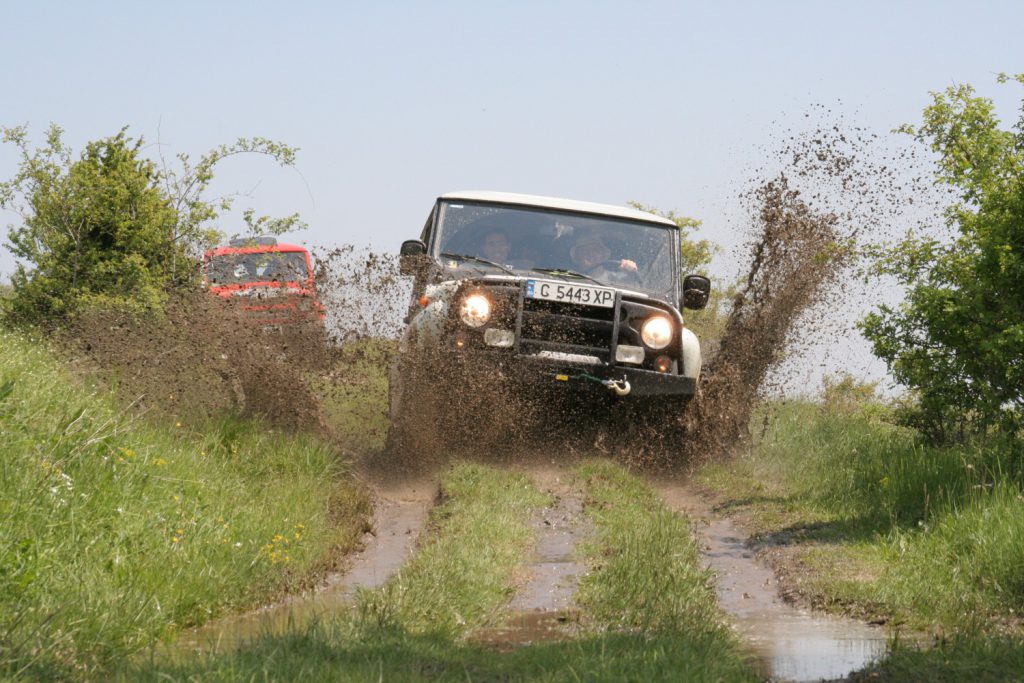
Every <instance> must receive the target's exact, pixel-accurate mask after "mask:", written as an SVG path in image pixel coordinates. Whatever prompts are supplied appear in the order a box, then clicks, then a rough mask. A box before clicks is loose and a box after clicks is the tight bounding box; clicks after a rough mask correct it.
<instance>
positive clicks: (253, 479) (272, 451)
mask: <svg viewBox="0 0 1024 683" xmlns="http://www.w3.org/2000/svg"><path fill="white" fill-rule="evenodd" d="M0 348H3V353H2V354H0V441H2V442H3V451H4V457H3V458H2V459H0V472H2V476H0V518H2V520H3V525H2V526H3V534H0V675H6V676H18V675H21V676H26V677H31V678H93V679H94V678H96V677H98V676H100V675H101V672H103V671H105V670H106V668H107V667H108V666H109V665H110V664H111V663H112V662H115V661H122V660H124V659H125V658H126V657H128V656H130V655H131V654H132V653H134V652H137V651H139V650H141V649H143V648H145V647H147V646H149V645H150V644H152V643H154V642H155V641H157V640H158V639H160V638H163V637H166V636H169V635H171V634H173V632H174V631H175V630H176V629H178V628H180V627H183V626H187V625H192V624H199V623H202V622H204V621H206V620H207V619H210V618H211V617H214V616H216V615H218V614H221V613H223V612H225V611H229V610H237V609H244V608H250V607H254V606H256V605H259V604H262V603H265V602H267V601H269V600H272V599H275V598H276V597H277V596H279V595H280V594H281V593H282V592H284V591H288V590H294V589H298V588H300V587H302V586H306V585H309V584H310V583H311V582H312V581H313V580H314V579H315V578H316V577H317V576H319V575H320V574H321V573H322V572H323V571H325V570H326V569H327V568H328V566H329V564H330V563H331V562H332V561H333V558H336V557H337V556H339V555H340V554H341V553H343V552H344V551H345V550H347V549H348V548H351V547H352V546H353V545H354V544H355V542H356V541H357V538H358V536H359V534H360V533H361V531H362V528H363V526H364V524H365V515H366V513H367V511H368V501H367V499H366V497H365V494H364V493H363V492H362V491H360V490H359V489H358V488H357V487H356V486H355V485H354V482H353V481H352V479H351V477H350V475H349V473H348V469H347V466H346V464H345V463H343V462H341V461H340V460H339V458H338V457H337V454H336V452H335V451H334V450H333V449H332V448H331V447H329V446H328V445H326V444H324V443H322V442H320V441H318V440H316V439H314V438H312V437H307V436H300V435H290V434H285V433H281V432H276V431H273V430H271V429H270V428H268V427H267V426H266V425H264V424H261V423H258V422H252V421H241V420H239V419H236V418H232V417H225V418H223V419H219V420H213V421H207V422H202V423H188V422H181V421H174V420H170V421H168V419H166V418H164V419H162V420H158V419H156V418H153V417H146V416H139V415H136V414H133V413H132V412H131V411H128V412H125V411H124V410H123V406H122V405H120V403H119V401H118V397H117V396H116V395H114V394H112V393H108V392H106V391H104V390H99V389H96V390H89V389H87V388H85V387H83V386H82V385H81V384H80V383H78V382H76V381H74V380H73V379H72V378H70V377H69V376H68V375H67V374H66V373H65V372H64V371H63V370H62V369H61V368H60V365H59V362H58V360H57V359H56V358H55V357H54V356H53V355H52V354H51V353H50V352H49V351H48V350H47V349H46V347H45V345H44V344H42V343H40V342H38V341H32V340H30V339H28V338H26V337H25V336H23V335H21V334H16V333H11V332H4V331H0Z"/></svg>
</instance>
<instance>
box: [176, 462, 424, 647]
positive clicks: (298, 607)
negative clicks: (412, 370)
mask: <svg viewBox="0 0 1024 683" xmlns="http://www.w3.org/2000/svg"><path fill="white" fill-rule="evenodd" d="M437 493H438V488H437V483H436V482H435V481H433V480H431V479H417V480H410V481H408V482H403V483H394V482H391V483H386V484H380V485H378V486H377V487H376V488H375V489H374V496H373V498H374V510H373V518H372V522H371V530H370V531H368V532H367V533H366V535H365V536H364V538H363V547H362V548H361V549H360V550H359V551H357V552H355V553H353V554H352V555H350V556H349V557H348V558H346V562H345V568H344V570H342V571H339V572H335V573H332V574H329V575H328V576H327V577H326V578H325V579H324V582H323V583H322V585H321V586H320V587H319V588H317V590H315V591H313V592H312V593H308V594H305V595H296V596H291V597H288V598H286V599H285V600H283V601H281V602H279V603H276V604H273V605H269V606H266V607H263V608H260V609H258V610H255V611H253V612H248V613H246V614H240V615H236V616H229V617H225V618H223V619H218V620H216V621H213V622H211V623H209V624H206V625H204V626H202V627H200V628H198V629H192V630H190V631H188V632H186V633H184V634H182V636H181V637H180V638H179V639H178V640H177V641H176V642H175V643H174V644H173V645H172V646H171V648H170V649H171V650H172V654H187V653H194V652H203V651H217V652H223V651H225V650H228V649H231V648H234V647H237V646H239V645H241V644H243V643H245V642H247V641H251V640H253V639H255V638H257V637H259V636H262V635H280V634H283V633H286V632H289V631H294V630H296V629H297V628H301V627H302V626H303V625H305V624H309V623H311V622H313V621H314V620H316V619H318V618H321V617H324V616H328V615H330V614H331V613H336V612H338V611H340V610H343V609H345V608H346V607H348V606H349V605H350V604H351V603H352V600H353V597H354V595H355V593H356V591H357V590H359V589H361V588H365V589H374V588H377V587H379V586H381V585H383V584H384V583H385V582H386V581H387V580H388V579H389V578H391V577H392V576H394V574H395V573H396V572H397V571H398V570H399V568H400V567H401V566H402V565H403V564H404V563H405V562H406V560H408V559H409V558H410V557H411V556H412V554H413V553H414V552H415V549H416V543H417V540H418V539H419V536H420V532H421V531H422V530H423V528H424V526H425V525H426V522H427V517H428V514H429V512H430V508H431V507H432V506H433V504H434V503H435V502H436V499H437Z"/></svg>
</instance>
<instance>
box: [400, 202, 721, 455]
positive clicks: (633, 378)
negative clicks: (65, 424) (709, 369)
mask: <svg viewBox="0 0 1024 683" xmlns="http://www.w3.org/2000/svg"><path fill="white" fill-rule="evenodd" d="M400 258H401V266H400V269H401V272H402V273H403V274H405V275H410V276H412V277H413V287H412V290H413V291H412V301H411V303H410V307H409V313H408V317H407V318H406V323H407V327H406V328H405V331H404V334H403V336H402V338H401V342H400V346H399V353H398V355H397V361H396V362H395V363H394V364H393V366H392V368H391V376H390V387H391V406H390V408H391V423H392V430H391V436H390V441H391V444H392V446H393V447H407V448H414V449H415V448H419V447H420V442H422V441H424V439H425V438H426V437H427V434H426V432H428V431H430V430H434V429H438V428H440V429H441V430H442V431H444V430H445V429H447V428H448V427H445V426H444V425H445V424H446V423H447V425H448V426H449V427H450V426H451V425H452V424H463V425H466V426H468V427H469V431H470V433H472V431H473V430H474V429H475V425H476V426H478V425H480V424H481V423H485V422H487V421H489V420H491V418H492V416H491V415H489V414H488V413H487V411H488V406H487V405H486V399H485V400H484V404H483V405H480V406H478V409H479V410H474V411H472V412H471V413H469V414H467V412H466V411H465V409H464V407H460V402H459V399H466V398H469V399H473V398H475V397H477V394H479V393H480V392H481V391H483V389H482V388H481V387H483V386H484V385H486V384H488V383H489V382H492V381H496V382H501V383H503V384H504V385H506V386H511V387H513V389H512V390H511V391H512V393H513V394H514V395H515V396H516V397H517V398H521V399H529V398H531V397H534V396H536V397H543V399H544V400H546V401H550V400H551V399H552V397H555V400H556V402H557V401H558V399H559V397H561V398H562V399H566V400H571V401H573V402H574V404H575V405H576V406H578V407H579V410H578V411H577V414H586V413H587V412H588V408H593V409H594V411H595V412H597V411H598V409H602V410H603V409H606V408H608V407H611V408H612V409H613V410H614V409H616V407H618V408H622V407H624V406H631V407H632V408H633V409H634V411H633V412H636V411H635V409H637V408H639V409H640V411H641V413H646V412H649V411H657V413H658V415H659V416H662V417H664V416H668V417H671V416H672V415H673V414H678V413H681V411H682V410H683V407H684V406H685V404H686V402H687V401H688V400H689V399H690V398H691V397H692V396H693V395H694V392H695V390H696V385H697V380H698V377H699V375H700V370H701V352H700V344H699V342H698V339H697V337H696V335H695V334H694V333H693V332H692V331H691V330H690V329H688V328H687V327H686V325H685V324H684V320H683V316H682V313H681V309H682V308H684V307H685V308H692V309H699V308H703V307H704V306H705V305H706V304H707V300H708V294H709V292H710V281H709V280H708V279H707V278H705V277H703V276H700V275H687V276H686V277H683V276H682V275H683V274H682V273H681V272H680V236H679V231H678V229H677V227H676V225H675V224H674V223H672V221H670V220H667V219H665V218H662V217H660V216H657V215H654V214H651V213H647V212H643V211H637V210H635V209H631V208H624V207H618V206H609V205H604V204H594V203H590V202H581V201H573V200H568V199H556V198H551V197H539V196H530V195H520V194H509V193H503V192H455V193H451V194H446V195H443V196H441V197H439V198H438V200H437V202H436V203H435V205H434V208H433V210H432V211H431V212H430V215H429V217H428V218H427V222H426V225H425V226H424V228H423V232H422V234H421V235H420V238H419V239H415V240H408V241H406V242H404V243H403V244H402V247H401V257H400ZM505 410H508V409H507V408H506V409H505ZM512 410H513V411H514V410H515V409H514V408H513V409H512ZM480 411H482V412H480ZM551 416H552V419H554V420H556V421H557V420H565V421H572V420H573V418H572V417H569V416H567V414H566V413H565V411H556V410H552V411H551ZM504 417H505V418H509V417H510V416H508V415H504ZM511 419H512V420H513V421H514V420H515V416H514V415H512V416H511Z"/></svg>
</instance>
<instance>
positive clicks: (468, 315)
mask: <svg viewBox="0 0 1024 683" xmlns="http://www.w3.org/2000/svg"><path fill="white" fill-rule="evenodd" d="M459 315H460V317H461V318H462V322H464V323H466V324H467V325H469V326H470V327H480V326H481V325H486V324H487V321H488V320H490V319H491V302H490V300H488V298H487V297H486V296H484V295H483V294H467V295H466V296H465V297H463V299H462V306H461V307H460V308H459Z"/></svg>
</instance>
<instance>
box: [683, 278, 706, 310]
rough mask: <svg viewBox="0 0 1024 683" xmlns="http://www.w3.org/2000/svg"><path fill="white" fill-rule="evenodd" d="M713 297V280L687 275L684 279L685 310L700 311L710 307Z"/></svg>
mask: <svg viewBox="0 0 1024 683" xmlns="http://www.w3.org/2000/svg"><path fill="white" fill-rule="evenodd" d="M709 296H711V280H709V279H707V278H706V277H704V276H703V275H687V276H686V277H685V278H683V308H692V309H694V310H700V309H702V308H704V307H705V306H707V305H708V297H709Z"/></svg>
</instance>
